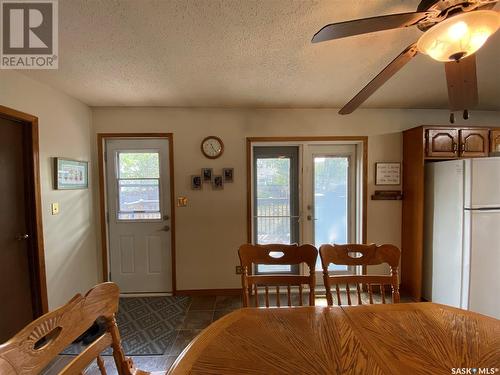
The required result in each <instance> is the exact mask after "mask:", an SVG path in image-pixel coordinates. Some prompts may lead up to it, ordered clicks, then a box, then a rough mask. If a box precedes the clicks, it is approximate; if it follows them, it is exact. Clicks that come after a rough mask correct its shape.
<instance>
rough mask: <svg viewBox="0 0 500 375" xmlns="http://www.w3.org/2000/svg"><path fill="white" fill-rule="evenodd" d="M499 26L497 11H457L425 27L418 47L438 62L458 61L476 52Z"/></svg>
mask: <svg viewBox="0 0 500 375" xmlns="http://www.w3.org/2000/svg"><path fill="white" fill-rule="evenodd" d="M499 27H500V13H498V12H496V11H493V10H476V11H471V12H468V13H460V14H458V15H455V16H453V17H451V18H448V19H446V20H444V21H442V22H440V23H438V24H436V25H435V26H433V27H431V28H430V29H429V30H427V31H426V32H425V33H424V34H423V35H422V36H421V37H420V39H419V40H418V42H417V48H418V50H419V52H421V53H424V54H426V55H429V56H430V57H432V58H433V59H434V60H437V61H443V62H447V61H458V60H460V59H461V58H464V57H467V56H469V55H472V54H473V53H475V52H476V51H477V50H478V49H479V48H481V47H482V45H483V44H484V43H485V42H486V40H488V38H489V37H490V36H491V35H492V34H494V33H495V32H496V31H497V30H498V28H499Z"/></svg>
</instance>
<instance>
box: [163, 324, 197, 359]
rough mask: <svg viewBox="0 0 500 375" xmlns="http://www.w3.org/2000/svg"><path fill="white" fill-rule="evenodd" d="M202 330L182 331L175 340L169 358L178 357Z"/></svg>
mask: <svg viewBox="0 0 500 375" xmlns="http://www.w3.org/2000/svg"><path fill="white" fill-rule="evenodd" d="M200 332H201V330H200V329H181V330H180V331H179V332H178V334H177V338H176V339H175V342H174V345H172V348H171V349H170V353H168V354H169V356H178V355H179V354H181V352H182V351H183V350H184V348H185V347H186V346H188V344H189V343H190V342H191V341H192V340H193V339H194V338H195V337H196V336H197V335H198V333H200Z"/></svg>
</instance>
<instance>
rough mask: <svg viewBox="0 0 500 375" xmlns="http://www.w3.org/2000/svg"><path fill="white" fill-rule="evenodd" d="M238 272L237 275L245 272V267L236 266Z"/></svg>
mask: <svg viewBox="0 0 500 375" xmlns="http://www.w3.org/2000/svg"><path fill="white" fill-rule="evenodd" d="M236 274H237V275H242V274H243V267H241V266H236Z"/></svg>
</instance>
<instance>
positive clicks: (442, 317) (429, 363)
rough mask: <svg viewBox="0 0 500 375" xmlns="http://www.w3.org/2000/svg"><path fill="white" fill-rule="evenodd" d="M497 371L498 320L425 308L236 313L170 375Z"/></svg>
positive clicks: (203, 337)
mask: <svg viewBox="0 0 500 375" xmlns="http://www.w3.org/2000/svg"><path fill="white" fill-rule="evenodd" d="M463 369H465V371H469V372H459V371H463ZM467 369H470V370H467ZM472 369H476V370H475V371H476V372H474V370H472ZM499 369H500V320H497V319H494V318H490V317H487V316H484V315H480V314H476V313H473V312H470V311H465V310H460V309H456V308H453V307H449V306H444V305H439V304H434V303H428V302H425V303H401V304H387V305H362V306H341V307H339V306H331V307H319V306H316V307H291V308H243V309H239V310H236V311H234V312H232V313H230V314H228V315H226V316H224V317H223V318H221V319H219V320H217V321H216V322H214V323H212V324H211V325H210V326H209V327H207V328H206V329H205V330H204V331H203V332H201V334H200V335H199V336H197V337H196V338H195V339H194V340H193V341H192V342H191V343H190V344H189V345H188V346H187V347H186V349H185V350H184V351H183V352H182V353H181V355H180V356H179V357H178V358H177V360H176V361H175V363H174V364H173V365H172V367H171V369H170V371H169V374H175V375H178V374H218V375H223V374H242V375H243V374H292V375H295V374H398V375H401V374H403V375H406V374H408V375H410V374H454V373H455V374H460V373H471V374H481V373H483V374H495V373H498V374H500V370H499Z"/></svg>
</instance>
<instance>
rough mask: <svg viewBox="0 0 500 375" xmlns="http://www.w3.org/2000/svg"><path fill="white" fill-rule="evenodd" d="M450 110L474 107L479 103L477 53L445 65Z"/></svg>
mask: <svg viewBox="0 0 500 375" xmlns="http://www.w3.org/2000/svg"><path fill="white" fill-rule="evenodd" d="M444 70H445V72H446V83H447V84H448V99H449V105H450V110H452V111H459V110H465V109H472V108H474V107H475V106H476V105H477V103H478V100H479V99H478V93H477V76H476V55H475V54H474V55H470V56H468V57H466V58H464V59H461V60H459V61H457V62H455V61H451V62H447V63H446V64H445V65H444Z"/></svg>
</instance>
